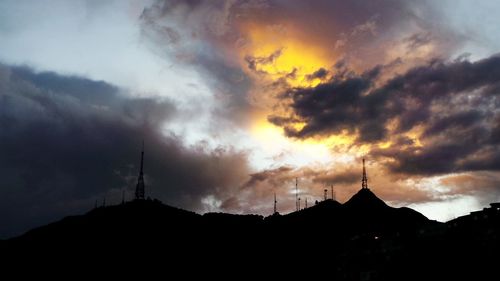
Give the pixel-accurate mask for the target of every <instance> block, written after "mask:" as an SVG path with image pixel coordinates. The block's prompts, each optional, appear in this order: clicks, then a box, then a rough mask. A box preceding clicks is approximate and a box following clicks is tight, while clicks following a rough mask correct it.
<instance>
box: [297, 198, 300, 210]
mask: <svg viewBox="0 0 500 281" xmlns="http://www.w3.org/2000/svg"><path fill="white" fill-rule="evenodd" d="M297 211H300V197H299V204H298V205H297Z"/></svg>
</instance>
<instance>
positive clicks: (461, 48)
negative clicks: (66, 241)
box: [0, 0, 500, 238]
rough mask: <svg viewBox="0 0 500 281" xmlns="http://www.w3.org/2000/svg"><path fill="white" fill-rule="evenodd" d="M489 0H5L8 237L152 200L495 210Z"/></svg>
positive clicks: (242, 207) (2, 117) (266, 206)
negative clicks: (325, 201)
mask: <svg viewBox="0 0 500 281" xmlns="http://www.w3.org/2000/svg"><path fill="white" fill-rule="evenodd" d="M499 12H500V2H499V1H495V0H484V1H472V0H470V1H469V0H444V1H430V0H429V1H416V0H414V1H413V0H351V1H341V0H338V1H337V0H310V1H302V0H286V1H285V0H281V1H279V0H254V1H252V0H248V1H244V0H226V1H223V0H220V1H219V0H214V1H209V0H206V1H198V0H177V1H175V0H174V1H168V0H162V1H160V0H158V1H153V0H114V1H113V0H109V1H101V0H75V1H65V0H64V1H63V0H60V1H57V0H39V1H19V0H0V238H5V237H10V236H13V235H17V234H20V233H22V232H24V231H26V230H28V229H30V228H33V227H35V226H38V225H41V224H44V223H48V222H50V221H53V220H56V219H60V218H62V217H64V216H66V215H73V214H80V213H83V212H86V211H88V210H89V209H91V208H93V206H94V204H95V202H96V201H97V202H98V204H101V203H102V201H103V199H104V198H106V202H107V204H118V203H119V202H121V198H122V192H123V191H125V194H126V199H127V200H131V199H132V198H133V191H134V188H135V184H136V181H137V175H138V165H139V160H140V149H141V143H142V141H143V140H144V143H145V181H146V195H147V196H150V197H152V198H158V199H160V200H161V201H163V202H164V203H166V204H169V205H173V206H176V207H181V208H185V209H188V210H192V211H196V212H200V213H204V212H209V211H221V212H231V213H257V214H262V215H268V214H270V213H272V209H273V193H276V194H277V197H278V210H279V211H280V212H281V213H286V212H290V211H293V210H294V208H295V201H294V200H295V178H298V179H299V193H300V194H299V196H300V197H301V198H302V200H305V199H306V198H307V200H308V201H309V202H314V201H315V200H321V198H322V197H323V189H325V187H327V188H328V189H329V188H330V186H331V185H333V187H334V190H335V194H336V199H337V200H338V201H339V202H341V203H342V202H345V201H346V200H347V199H349V198H350V196H352V195H353V194H354V193H355V192H356V191H357V190H358V189H360V187H361V170H362V167H361V159H362V158H363V157H364V158H366V161H367V162H366V163H367V170H368V186H369V188H370V189H371V190H372V191H374V192H375V193H376V194H377V195H378V196H379V197H380V198H381V199H383V200H385V201H386V202H387V203H388V204H389V205H391V206H396V207H399V206H408V207H411V208H414V209H415V210H417V211H419V212H422V213H423V214H424V215H426V216H427V217H428V218H430V219H436V220H440V221H446V220H449V219H452V218H454V217H457V216H460V215H464V214H467V213H469V212H471V211H474V210H478V209H481V208H483V207H485V206H487V205H488V204H489V203H491V202H496V201H500V173H499V170H500V146H499V144H500V98H499V97H500V56H499V55H497V53H498V52H499V51H500V17H498V13H499Z"/></svg>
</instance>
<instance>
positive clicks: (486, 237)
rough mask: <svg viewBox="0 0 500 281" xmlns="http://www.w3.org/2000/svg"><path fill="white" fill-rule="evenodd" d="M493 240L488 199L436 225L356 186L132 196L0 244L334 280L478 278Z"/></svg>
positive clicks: (489, 259)
mask: <svg viewBox="0 0 500 281" xmlns="http://www.w3.org/2000/svg"><path fill="white" fill-rule="evenodd" d="M499 241H500V211H499V209H498V208H491V209H488V210H485V211H484V213H477V214H475V215H474V216H472V215H471V216H467V217H464V218H459V219H457V220H453V221H451V222H448V223H446V224H444V223H439V222H435V221H430V220H428V219H427V218H426V217H425V216H423V215H421V214H420V213H418V212H416V211H414V210H411V209H409V208H393V207H390V206H388V205H387V204H385V203H384V202H383V201H382V200H381V199H379V198H378V197H377V196H376V195H375V194H374V193H373V192H372V191H371V190H369V189H361V190H360V191H359V192H358V193H357V194H355V195H354V196H353V197H352V198H351V199H350V200H348V201H347V202H346V203H344V204H340V203H339V202H337V201H335V200H331V199H330V200H325V201H322V202H318V203H317V204H316V205H314V206H311V207H309V208H307V209H302V210H300V211H297V212H292V213H289V214H285V215H280V214H274V215H271V216H268V217H263V216H259V215H235V214H225V213H207V214H204V215H200V214H196V213H193V212H189V211H185V210H182V209H178V208H174V207H170V206H167V205H164V204H162V203H161V202H159V201H157V200H135V201H132V202H127V203H124V204H121V205H117V206H109V207H100V208H96V209H94V210H91V211H90V212H88V213H86V214H84V215H80V216H71V217H67V218H64V219H62V220H60V221H58V222H55V223H52V224H49V225H46V226H42V227H39V228H36V229H33V230H31V231H28V232H27V233H25V234H24V235H21V236H19V237H16V238H12V239H9V240H7V241H2V243H0V248H1V249H0V250H2V251H1V252H2V253H4V255H8V256H11V257H17V258H19V259H16V258H12V260H14V261H15V260H18V261H21V260H22V261H23V262H25V260H26V257H33V254H34V253H38V254H40V253H43V254H42V255H44V254H46V253H50V254H51V255H54V256H56V257H59V258H60V260H63V261H65V262H68V261H71V260H72V259H75V257H80V258H81V257H83V256H87V255H90V256H93V257H94V258H93V259H92V261H95V260H101V259H102V260H106V262H109V261H121V260H131V259H132V260H134V259H138V258H139V261H138V262H139V263H141V264H144V263H145V261H144V259H146V258H147V257H152V256H157V255H158V257H159V258H158V260H156V262H158V261H164V266H167V265H168V266H167V267H168V270H170V271H172V272H179V271H181V269H184V268H186V267H189V268H196V270H195V271H193V270H188V271H182V272H184V273H183V274H186V272H187V274H190V273H195V272H199V271H204V272H211V271H217V270H222V271H224V270H228V268H229V269H231V270H236V271H239V272H246V273H247V274H250V275H249V276H251V274H255V275H256V276H260V277H262V276H263V274H265V273H266V272H269V271H270V272H274V273H275V274H277V275H279V276H281V277H283V276H288V275H293V276H295V277H297V276H300V275H301V273H300V272H302V271H303V273H304V272H308V275H307V276H308V277H310V278H312V277H313V276H323V275H324V276H330V277H332V278H333V279H335V280H423V279H436V278H441V279H444V278H446V279H449V278H458V277H469V278H474V279H475V280H478V279H483V278H486V277H485V276H487V275H488V274H493V273H494V269H495V268H496V267H495V265H494V264H495V263H496V260H497V259H496V256H497V253H498V251H499V250H500V247H499V244H500V243H499ZM96 253H101V254H97V255H96ZM37 260H38V261H40V259H37ZM42 260H43V259H42ZM148 260H149V259H148ZM167 260H168V262H166V261H167ZM103 262H104V261H103ZM148 266H151V265H148ZM298 271H300V272H298ZM249 276H247V277H249Z"/></svg>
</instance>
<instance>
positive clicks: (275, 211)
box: [273, 192, 278, 214]
mask: <svg viewBox="0 0 500 281" xmlns="http://www.w3.org/2000/svg"><path fill="white" fill-rule="evenodd" d="M276 203H278V201H276V192H275V193H274V213H273V214H276V213H277V210H276Z"/></svg>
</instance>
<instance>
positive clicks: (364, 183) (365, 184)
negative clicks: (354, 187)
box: [361, 158, 368, 189]
mask: <svg viewBox="0 0 500 281" xmlns="http://www.w3.org/2000/svg"><path fill="white" fill-rule="evenodd" d="M361 189H368V178H367V177H366V168H365V158H363V178H362V179H361Z"/></svg>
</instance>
